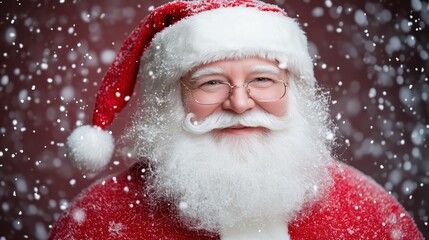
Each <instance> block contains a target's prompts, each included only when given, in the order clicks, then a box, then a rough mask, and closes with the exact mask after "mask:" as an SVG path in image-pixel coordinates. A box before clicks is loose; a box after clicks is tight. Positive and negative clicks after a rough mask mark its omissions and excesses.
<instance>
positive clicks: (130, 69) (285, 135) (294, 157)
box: [50, 0, 422, 240]
mask: <svg viewBox="0 0 429 240" xmlns="http://www.w3.org/2000/svg"><path fill="white" fill-rule="evenodd" d="M136 79H138V80H139V81H142V83H143V84H142V86H143V91H142V92H143V96H141V105H140V108H139V111H138V112H137V113H136V114H135V116H134V117H133V124H132V126H131V127H129V129H128V130H126V133H124V136H123V137H122V142H124V143H125V145H126V146H127V147H129V148H130V149H132V153H130V154H134V155H133V156H134V158H135V159H137V160H136V163H135V164H134V165H133V166H132V167H130V168H129V169H128V170H127V171H126V172H124V173H122V174H120V175H118V176H114V177H110V178H108V179H105V180H103V181H100V182H98V183H96V184H95V185H93V186H92V187H90V188H89V189H88V190H86V191H85V192H83V193H82V194H81V195H80V196H78V198H77V199H75V201H74V202H73V203H72V204H71V206H70V207H69V208H68V209H67V211H65V213H64V214H63V215H62V216H61V217H60V219H59V220H58V222H57V223H56V224H55V226H54V228H53V229H52V232H51V235H50V238H51V239H187V240H188V239H189V240H190V239H224V240H226V239H230V240H240V239H243V240H244V239H245V240H252V239H413V240H415V239H422V236H421V234H420V233H419V231H418V230H417V228H416V226H415V224H414V223H413V221H412V219H411V218H410V217H409V215H408V214H407V212H406V211H405V210H404V209H403V208H402V207H401V206H400V205H399V204H398V203H397V202H396V201H395V200H394V199H393V198H392V197H391V196H390V195H389V194H387V193H386V192H385V191H384V190H383V189H382V188H381V187H380V186H378V185H377V184H376V183H374V182H373V181H372V180H371V179H369V178H368V177H366V176H364V175H363V174H362V173H360V172H358V171H357V170H355V169H353V168H351V167H349V166H346V165H344V164H341V163H339V162H337V161H336V160H334V158H333V157H332V155H331V149H332V147H333V145H334V140H335V127H334V126H333V124H332V122H331V120H330V114H329V112H328V100H329V96H328V95H327V94H326V93H324V92H323V91H321V90H320V88H319V87H318V85H317V83H316V80H315V78H314V75H313V64H312V59H311V57H310V56H309V53H308V50H307V40H306V37H305V35H304V33H303V31H302V30H301V28H300V27H299V25H298V24H297V22H296V21H295V20H294V19H292V18H290V17H288V16H287V15H286V13H285V12H284V11H283V10H282V9H280V8H278V7H277V6H273V5H269V4H266V3H263V2H260V1H256V0H235V1H232V0H203V1H175V2H171V3H168V4H166V5H163V6H161V7H159V8H157V9H155V10H154V11H153V12H152V13H151V14H150V15H149V16H148V17H146V18H145V19H144V20H143V21H142V22H141V23H140V25H139V26H137V28H136V29H135V30H134V31H133V32H132V34H131V35H130V36H129V38H128V39H127V40H126V42H125V43H124V45H123V46H122V48H121V50H120V52H119V53H118V55H117V58H116V60H115V61H114V62H113V64H112V65H111V67H110V69H109V70H108V72H107V74H106V76H105V78H104V80H103V83H102V86H101V88H100V90H99V92H98V96H97V102H96V108H95V112H94V118H93V126H82V127H79V128H77V129H76V130H75V131H74V132H73V133H72V134H71V136H70V137H69V139H68V147H69V157H70V158H71V159H72V161H73V162H74V163H75V165H76V166H78V167H79V168H81V169H83V170H86V171H92V172H95V171H98V170H100V169H103V167H104V166H105V165H106V164H107V163H108V161H109V160H110V155H111V154H112V152H113V145H114V144H113V140H112V137H111V136H110V135H109V134H108V133H107V132H106V131H103V130H105V129H106V128H107V127H108V126H109V125H110V123H111V122H112V121H113V119H114V116H115V115H116V114H117V113H118V112H119V111H120V110H121V109H122V108H123V107H124V106H125V104H126V102H127V101H128V100H129V98H130V96H131V95H132V92H133V87H134V84H135V81H136Z"/></svg>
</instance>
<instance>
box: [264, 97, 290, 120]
mask: <svg viewBox="0 0 429 240" xmlns="http://www.w3.org/2000/svg"><path fill="white" fill-rule="evenodd" d="M260 106H261V108H262V109H264V110H265V111H266V112H268V113H270V114H273V115H275V116H284V115H285V114H286V111H287V109H286V101H285V100H284V99H281V100H279V101H276V102H271V103H260Z"/></svg>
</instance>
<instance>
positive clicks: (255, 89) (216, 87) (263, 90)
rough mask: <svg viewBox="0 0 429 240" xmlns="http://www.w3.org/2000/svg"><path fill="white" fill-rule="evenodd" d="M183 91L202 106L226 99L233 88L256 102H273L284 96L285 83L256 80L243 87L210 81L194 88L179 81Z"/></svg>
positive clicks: (262, 79) (263, 79)
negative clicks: (243, 90) (243, 89)
mask: <svg viewBox="0 0 429 240" xmlns="http://www.w3.org/2000/svg"><path fill="white" fill-rule="evenodd" d="M181 83H182V84H183V86H184V87H185V89H186V90H187V91H189V92H191V94H192V97H193V98H194V100H195V102H197V103H199V104H202V105H214V104H219V103H222V102H224V101H225V100H226V99H228V98H229V97H230V96H231V94H232V90H233V89H234V88H240V87H244V88H245V89H246V93H247V95H248V96H249V97H250V98H252V99H253V100H255V101H257V102H274V101H277V100H280V99H282V98H283V97H284V96H285V95H286V87H287V83H286V82H283V81H279V80H273V79H269V78H256V79H254V80H252V81H250V82H247V83H246V84H243V85H231V84H230V83H229V82H223V81H218V80H210V81H206V82H203V83H198V84H196V85H195V86H192V85H188V84H187V83H184V82H183V81H181Z"/></svg>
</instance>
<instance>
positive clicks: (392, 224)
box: [50, 164, 423, 240]
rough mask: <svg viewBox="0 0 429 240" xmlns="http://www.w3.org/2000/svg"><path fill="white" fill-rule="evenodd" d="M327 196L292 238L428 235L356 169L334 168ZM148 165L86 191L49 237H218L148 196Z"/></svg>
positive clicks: (295, 225)
mask: <svg viewBox="0 0 429 240" xmlns="http://www.w3.org/2000/svg"><path fill="white" fill-rule="evenodd" d="M330 173H331V175H332V178H333V180H334V183H333V185H332V187H331V188H330V190H329V191H328V193H327V194H326V197H323V198H321V199H320V200H318V202H316V203H315V204H313V205H312V206H309V207H307V208H305V209H303V210H302V211H301V212H299V213H298V215H297V217H296V219H295V220H294V221H293V222H291V223H289V225H288V230H289V235H290V237H291V239H319V240H320V239H321V240H323V239H377V240H379V239H392V240H393V239H395V240H396V239H409V240H418V239H423V237H422V235H421V233H420V232H419V231H418V229H417V228H416V226H415V224H414V222H413V220H412V219H411V218H410V216H409V215H408V214H407V212H406V211H405V210H404V209H403V208H402V207H401V206H400V205H399V203H398V202H397V201H396V200H395V199H394V198H392V197H391V196H390V195H389V194H387V193H386V192H385V190H384V189H382V188H381V187H380V186H379V185H377V184H376V183H375V182H374V181H373V180H371V179H370V178H368V177H366V176H365V175H363V174H362V173H360V172H359V171H357V170H356V169H354V168H352V167H350V166H346V165H344V164H338V165H335V166H332V167H331V168H330ZM144 175H145V174H144V168H142V167H138V166H137V165H136V166H134V167H132V168H130V169H129V170H128V171H126V172H124V173H122V174H120V175H119V176H116V177H113V178H109V179H108V180H105V181H102V182H99V183H98V184H96V185H94V186H92V187H90V188H89V189H88V190H86V191H85V192H84V193H82V194H81V195H80V196H78V198H77V199H76V200H75V201H74V202H73V204H72V205H71V206H70V207H69V208H68V209H67V210H66V211H65V212H64V214H63V215H62V216H61V217H60V218H59V220H58V222H57V223H56V224H55V226H54V228H53V229H52V232H51V235H50V239H171V240H193V239H195V240H196V239H198V240H209V239H219V236H218V235H216V234H212V233H208V232H204V231H196V230H191V229H188V228H187V227H186V226H183V225H182V223H181V222H180V220H179V219H178V216H177V215H176V214H175V213H174V211H172V210H171V209H172V208H171V206H170V204H169V203H157V204H154V203H151V202H150V201H149V198H147V196H145V194H144V191H143V189H144V186H145V180H144V179H145V176H144Z"/></svg>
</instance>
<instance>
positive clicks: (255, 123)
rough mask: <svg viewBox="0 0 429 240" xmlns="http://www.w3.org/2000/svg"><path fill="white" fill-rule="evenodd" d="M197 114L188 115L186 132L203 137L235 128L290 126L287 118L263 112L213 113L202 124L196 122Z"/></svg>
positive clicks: (275, 129)
mask: <svg viewBox="0 0 429 240" xmlns="http://www.w3.org/2000/svg"><path fill="white" fill-rule="evenodd" d="M194 117H195V114H193V113H188V114H187V115H186V117H185V119H184V121H183V123H182V127H183V129H184V130H185V131H187V132H189V133H192V134H195V135H202V134H205V133H208V132H211V131H213V130H215V129H221V128H229V127H234V126H244V127H263V128H267V129H269V130H272V131H279V130H284V129H285V128H286V127H287V125H288V122H289V121H288V120H287V118H286V117H277V116H274V115H272V114H269V113H266V112H263V111H251V112H247V113H244V114H231V113H224V112H219V113H213V114H212V115H210V116H208V117H207V118H205V119H204V120H203V121H201V122H197V121H194V120H193V118H194Z"/></svg>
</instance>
